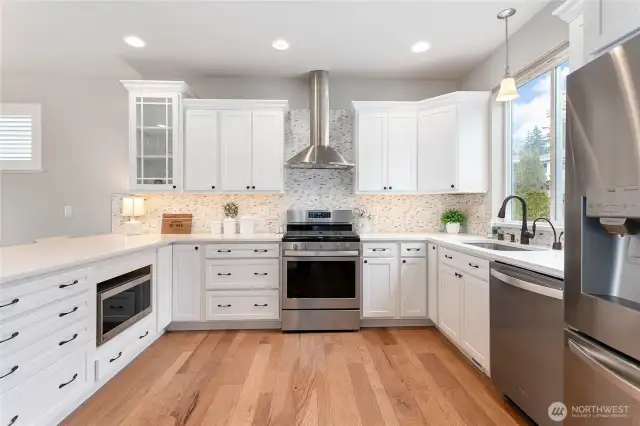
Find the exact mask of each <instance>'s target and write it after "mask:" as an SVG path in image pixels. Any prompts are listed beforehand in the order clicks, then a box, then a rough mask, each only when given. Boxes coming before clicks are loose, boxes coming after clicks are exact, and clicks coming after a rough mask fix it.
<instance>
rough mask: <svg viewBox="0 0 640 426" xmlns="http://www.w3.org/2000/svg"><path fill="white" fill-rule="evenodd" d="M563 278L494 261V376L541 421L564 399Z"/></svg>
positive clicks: (501, 387) (544, 422) (503, 389)
mask: <svg viewBox="0 0 640 426" xmlns="http://www.w3.org/2000/svg"><path fill="white" fill-rule="evenodd" d="M563 288H564V284H563V281H562V280H559V279H556V278H552V277H549V276H546V275H542V274H538V273H535V272H531V271H528V270H526V269H521V268H517V267H513V266H510V265H505V264H503V263H499V262H491V281H490V290H491V292H490V299H489V300H490V310H491V320H490V323H491V379H492V381H493V382H494V384H495V385H496V386H497V387H498V389H499V390H500V391H501V392H502V393H503V394H504V395H506V396H507V397H508V398H509V399H511V400H512V401H513V402H514V403H515V404H516V405H517V406H518V407H520V409H521V410H522V411H524V412H525V413H526V414H527V415H528V416H529V417H531V419H532V420H533V421H535V422H536V423H537V424H539V425H543V426H544V425H557V424H558V423H557V422H555V421H552V420H551V418H550V417H549V414H548V408H549V405H550V404H551V403H553V402H557V401H562V399H563V392H562V390H563V388H562V386H563V385H562V383H563V368H562V365H563V362H562V361H563V354H564V315H563V302H562V296H563Z"/></svg>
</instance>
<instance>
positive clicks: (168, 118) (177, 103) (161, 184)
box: [121, 80, 191, 192]
mask: <svg viewBox="0 0 640 426" xmlns="http://www.w3.org/2000/svg"><path fill="white" fill-rule="evenodd" d="M121 83H122V85H123V86H124V87H125V88H126V89H127V90H128V91H129V188H130V190H131V191H142V192H156V191H159V192H160V191H161V192H177V191H180V190H181V189H182V179H181V178H182V167H181V166H182V150H181V147H182V120H181V117H180V113H181V103H182V99H183V97H185V96H190V95H191V92H190V90H189V86H187V84H186V83H184V82H182V81H147V80H123V81H121Z"/></svg>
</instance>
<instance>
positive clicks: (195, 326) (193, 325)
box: [167, 320, 282, 331]
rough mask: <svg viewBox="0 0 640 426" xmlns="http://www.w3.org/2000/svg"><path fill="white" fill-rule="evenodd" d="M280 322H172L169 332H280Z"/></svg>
mask: <svg viewBox="0 0 640 426" xmlns="http://www.w3.org/2000/svg"><path fill="white" fill-rule="evenodd" d="M281 328H282V327H281V325H280V320H229V321H185V322H172V323H171V324H169V327H167V330H169V331H203V330H280V329H281Z"/></svg>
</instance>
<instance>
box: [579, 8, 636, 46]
mask: <svg viewBox="0 0 640 426" xmlns="http://www.w3.org/2000/svg"><path fill="white" fill-rule="evenodd" d="M583 7H584V12H583V13H584V15H583V19H584V45H585V52H586V54H587V55H595V56H598V54H599V53H600V52H604V51H607V50H608V49H609V48H610V47H611V46H612V45H615V44H617V42H619V41H620V40H622V39H623V38H625V37H626V36H628V35H630V34H631V33H633V32H634V31H636V30H638V29H640V2H639V1H638V0H586V1H584V3H583Z"/></svg>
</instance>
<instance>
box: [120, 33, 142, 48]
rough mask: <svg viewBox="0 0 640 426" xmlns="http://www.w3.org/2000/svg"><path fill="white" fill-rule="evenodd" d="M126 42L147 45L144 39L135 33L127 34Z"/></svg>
mask: <svg viewBox="0 0 640 426" xmlns="http://www.w3.org/2000/svg"><path fill="white" fill-rule="evenodd" d="M124 42H125V43H127V44H128V45H129V46H133V47H145V46H146V45H147V43H145V41H144V40H143V39H141V38H140V37H138V36H134V35H130V36H126V37H125V38H124Z"/></svg>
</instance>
